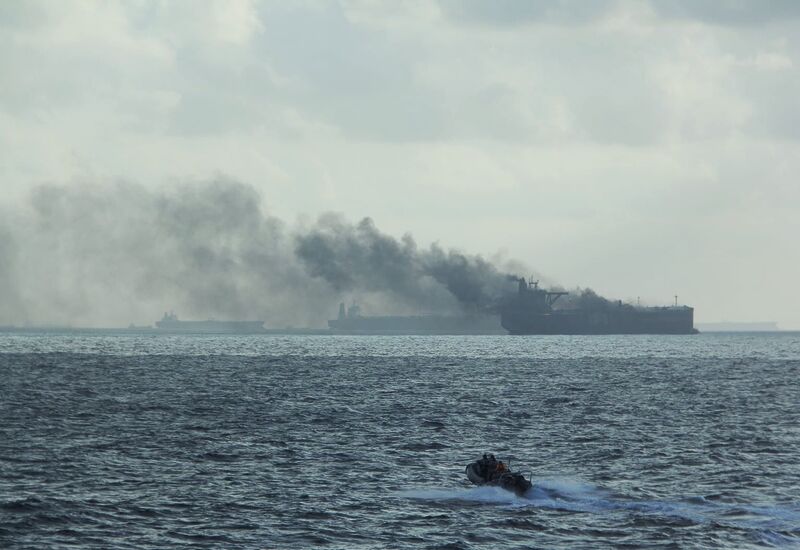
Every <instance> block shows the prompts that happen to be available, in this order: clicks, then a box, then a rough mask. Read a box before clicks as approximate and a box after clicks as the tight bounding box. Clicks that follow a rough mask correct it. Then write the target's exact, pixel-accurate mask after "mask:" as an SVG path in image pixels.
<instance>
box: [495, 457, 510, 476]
mask: <svg viewBox="0 0 800 550" xmlns="http://www.w3.org/2000/svg"><path fill="white" fill-rule="evenodd" d="M495 471H496V472H497V473H498V474H502V473H504V472H507V471H508V466H506V465H505V464H503V461H502V460H501V461H499V462H498V463H497V468H495Z"/></svg>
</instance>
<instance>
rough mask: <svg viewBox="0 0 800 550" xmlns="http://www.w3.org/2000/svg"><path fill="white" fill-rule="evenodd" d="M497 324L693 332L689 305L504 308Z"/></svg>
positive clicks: (544, 330) (548, 329)
mask: <svg viewBox="0 0 800 550" xmlns="http://www.w3.org/2000/svg"><path fill="white" fill-rule="evenodd" d="M501 324H502V325H503V328H505V329H506V330H507V331H508V332H509V333H510V334H695V333H697V330H696V329H695V328H694V310H693V309H692V308H690V307H664V308H619V309H618V310H615V309H609V310H604V311H581V310H567V311H553V312H549V313H535V312H530V311H525V310H520V309H517V310H514V309H511V310H506V311H504V312H503V315H502V316H501Z"/></svg>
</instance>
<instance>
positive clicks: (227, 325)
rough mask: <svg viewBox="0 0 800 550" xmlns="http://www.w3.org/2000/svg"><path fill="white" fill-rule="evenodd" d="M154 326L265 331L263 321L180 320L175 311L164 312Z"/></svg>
mask: <svg viewBox="0 0 800 550" xmlns="http://www.w3.org/2000/svg"><path fill="white" fill-rule="evenodd" d="M156 327H157V328H158V330H159V331H162V332H182V333H193V334H260V333H264V332H266V330H265V329H264V321H217V320H214V319H208V320H206V321H181V320H180V319H178V316H177V315H175V313H173V312H170V313H164V317H162V318H161V320H160V321H156Z"/></svg>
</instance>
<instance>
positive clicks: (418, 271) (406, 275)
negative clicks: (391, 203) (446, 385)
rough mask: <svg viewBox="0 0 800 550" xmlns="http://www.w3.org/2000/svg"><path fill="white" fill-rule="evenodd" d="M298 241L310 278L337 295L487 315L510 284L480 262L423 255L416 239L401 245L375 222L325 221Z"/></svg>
mask: <svg viewBox="0 0 800 550" xmlns="http://www.w3.org/2000/svg"><path fill="white" fill-rule="evenodd" d="M296 240H297V247H296V252H297V255H298V257H299V258H300V259H301V260H302V261H303V262H304V264H305V265H306V267H307V269H308V272H309V273H310V274H311V275H312V276H314V277H319V278H322V279H324V280H325V281H327V282H328V283H330V284H331V285H332V286H333V287H334V288H335V289H337V290H340V291H352V290H358V289H366V290H369V291H378V292H386V293H388V294H390V295H392V296H393V297H394V298H396V299H398V300H399V301H401V302H404V303H406V304H410V305H413V306H420V307H423V306H424V307H428V308H429V307H431V306H433V307H435V308H436V309H450V310H452V309H453V308H454V307H458V308H460V309H462V310H466V311H479V310H484V309H486V308H488V307H489V306H490V305H491V304H492V303H493V301H494V300H495V299H496V298H497V297H498V296H499V294H500V292H501V291H502V289H503V287H504V286H505V285H506V281H507V278H508V276H507V275H504V274H502V273H500V271H498V269H497V268H495V267H494V266H493V265H492V264H490V263H489V262H487V261H485V260H483V259H482V258H481V257H479V256H467V255H464V254H462V253H459V252H457V251H454V250H450V251H445V250H443V249H442V248H441V247H439V246H438V245H435V244H434V245H431V246H430V248H428V249H426V250H420V249H419V248H418V247H417V245H416V243H415V242H414V240H413V239H412V238H411V236H410V235H405V236H403V238H402V239H400V240H396V239H394V238H393V237H391V236H389V235H386V234H383V233H381V232H380V231H378V229H377V228H376V227H375V224H374V223H373V222H372V220H371V219H369V218H364V219H363V220H361V222H359V223H358V224H355V225H353V224H350V223H347V222H346V221H344V220H342V219H341V218H340V217H337V216H331V215H327V216H323V217H321V218H320V219H319V221H318V222H317V224H316V225H315V226H314V227H313V228H312V229H311V230H310V231H309V232H308V233H307V234H302V235H297V237H296Z"/></svg>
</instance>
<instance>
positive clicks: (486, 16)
mask: <svg viewBox="0 0 800 550" xmlns="http://www.w3.org/2000/svg"><path fill="white" fill-rule="evenodd" d="M200 6H201V7H202V9H201V8H199V7H198V4H196V3H190V2H164V3H162V2H137V3H131V2H104V3H97V2H80V1H70V2H59V3H54V2H25V3H22V2H13V3H12V2H9V3H5V4H3V5H0V46H1V47H0V66H2V71H3V74H4V79H3V84H2V86H0V148H2V151H3V154H2V155H0V181H2V190H3V196H2V198H0V325H2V324H6V323H23V322H27V321H30V322H37V323H48V322H64V321H65V320H68V319H74V320H76V322H78V323H80V324H111V323H114V324H127V323H128V322H136V323H140V324H141V323H147V324H149V323H151V322H152V321H153V320H154V319H155V317H157V316H158V315H160V313H161V312H163V311H164V310H165V309H170V308H175V309H176V310H177V311H178V313H179V314H181V315H183V316H186V317H189V316H191V315H193V314H194V315H201V316H204V317H205V316H212V315H217V316H221V317H222V316H226V315H227V316H234V315H248V316H254V315H261V316H265V317H267V318H268V319H267V320H268V321H269V320H270V319H274V320H275V322H279V321H280V320H285V322H286V323H293V324H297V325H300V324H315V323H313V320H314V319H317V318H318V317H320V316H321V318H320V319H319V322H324V319H327V318H329V317H330V316H331V315H333V314H334V313H335V305H336V303H338V299H339V297H342V296H346V297H349V296H353V295H358V296H359V298H360V299H363V300H364V301H366V303H368V304H373V305H374V307H375V308H376V309H378V308H389V309H396V310H398V311H402V312H413V311H419V310H420V308H421V307H423V305H424V307H430V308H433V309H440V310H444V311H450V310H453V308H456V307H457V306H459V305H460V304H463V302H464V301H467V302H470V301H472V302H475V303H479V302H481V301H482V300H484V298H483V293H484V292H488V291H489V289H491V288H493V285H494V283H493V281H496V280H498V279H496V276H499V277H500V278H502V276H503V275H504V274H505V273H506V272H516V271H533V270H535V272H537V273H541V274H542V276H544V277H546V278H547V280H548V281H549V282H552V283H557V284H560V285H562V286H565V287H567V288H572V287H575V286H581V287H591V288H593V289H594V290H596V291H597V292H599V293H601V294H603V295H606V296H609V297H611V298H620V299H624V300H630V301H635V300H636V298H637V297H641V299H642V301H643V302H647V303H651V304H668V303H671V302H672V300H673V295H675V294H677V295H679V301H680V302H681V303H686V304H688V305H691V306H693V307H695V320H696V321H697V322H714V321H774V322H777V323H778V325H779V326H780V327H781V328H783V329H800V292H799V291H798V290H797V281H798V280H800V255H798V254H797V252H796V248H797V245H796V244H795V240H796V236H797V235H798V234H799V233H800V231H799V230H800V216H798V205H800V184H798V181H797V174H798V167H800V150H799V149H800V147H798V140H799V139H800V120H798V116H799V115H798V113H800V110H798V108H797V99H796V98H797V97H798V96H800V72H798V67H797V66H798V63H799V62H800V32H798V31H800V3H797V2H791V1H778V0H775V1H765V2H750V3H748V2H733V1H730V2H725V1H719V2H712V1H702V0H696V1H682V0H675V1H672V2H661V1H598V2H594V3H591V4H587V3H583V2H571V1H560V2H537V1H514V0H505V1H499V2H471V1H462V2H455V1H454V2H450V1H447V0H441V1H439V2H408V3H398V4H394V3H380V2H377V3H376V2H360V1H354V2H337V3H333V2H319V3H316V2H302V3H290V4H286V3H278V2H249V1H238V2H235V1H229V2H214V1H209V2H206V3H203V4H201V5H200ZM364 218H370V219H371V220H372V222H363V221H362V220H363V219H364ZM370 224H372V225H370ZM405 235H410V237H405ZM334 237H337V238H338V237H343V238H344V240H342V241H336V240H330V239H334ZM304 239H305V240H304ZM325 239H329V240H327V241H326V240H325ZM298 243H299V244H301V245H302V244H303V243H305V247H302V246H301V247H300V249H298V246H299V245H298ZM338 243H346V245H344V244H343V245H341V246H340V245H339V244H338ZM353 243H355V245H354V244H353ZM320 244H324V245H325V246H323V247H322V248H320V247H319V245H320ZM378 244H380V245H381V246H385V247H386V248H381V249H382V250H389V251H390V252H391V254H389V255H388V256H380V258H381V259H384V258H386V257H388V258H389V259H390V260H391V261H390V262H389V263H387V264H384V265H397V264H393V263H391V262H395V261H399V260H398V259H401V260H402V261H401V265H402V266H405V268H404V269H406V271H403V270H402V269H401V270H398V271H397V273H405V275H406V276H405V277H403V278H401V279H397V280H396V281H394V282H393V283H392V284H391V285H387V283H386V281H387V280H388V279H389V275H390V274H391V273H394V271H391V272H383V273H378V274H377V275H376V274H375V272H374V271H373V270H372V267H371V266H374V265H376V264H375V263H374V262H375V259H376V257H375V256H374V255H373V256H364V255H363V254H361V253H360V250H362V249H361V248H359V246H358V245H366V246H367V248H370V247H372V248H371V249H374V247H375V246H377V245H378ZM298 250H300V252H298ZM303 251H305V252H304V253H305V255H304V253H303ZM330 251H334V252H335V258H337V261H339V262H340V263H338V264H337V263H336V262H333V263H330V262H328V263H325V262H318V261H317V259H319V258H328V257H329V256H324V254H328V253H330ZM321 254H322V255H321ZM381 261H383V260H381ZM359 262H361V263H359ZM403 262H406V263H403ZM331 265H334V266H339V267H342V266H346V267H347V269H352V272H348V273H344V272H343V271H342V269H344V268H342V269H339V270H333V271H331V270H328V269H327V267H330V266H331ZM359 266H361V267H359ZM365 266H370V267H365ZM458 266H462V267H463V266H467V267H466V268H463V269H462V270H461V271H459V269H461V268H459V267H458ZM465 273H466V274H467V275H466V276H465ZM475 273H480V274H481V275H480V277H477V276H473V274H475ZM521 274H525V275H527V274H528V273H527V272H525V273H521ZM231 275H232V276H231ZM476 277H477V278H476ZM465 281H466V286H464V285H463V284H462V283H464V282H465ZM289 291H291V292H289ZM169 299H172V303H165V302H166V301H167V300H169ZM200 302H202V303H203V306H202V307H201V306H200V305H199V304H200ZM195 306H196V307H195ZM181 308H184V310H183V311H181ZM193 308H194V309H193ZM203 308H205V309H203ZM259 312H263V313H259ZM292 312H296V313H297V315H295V316H292V315H291V313H292ZM270 315H273V317H272V318H270V317H269V316H270ZM319 322H317V323H316V324H319Z"/></svg>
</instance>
